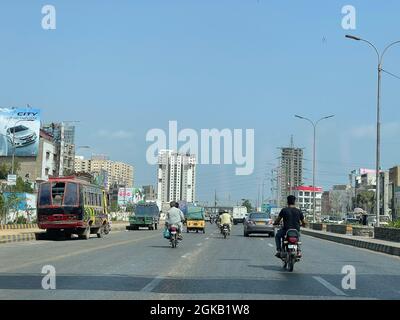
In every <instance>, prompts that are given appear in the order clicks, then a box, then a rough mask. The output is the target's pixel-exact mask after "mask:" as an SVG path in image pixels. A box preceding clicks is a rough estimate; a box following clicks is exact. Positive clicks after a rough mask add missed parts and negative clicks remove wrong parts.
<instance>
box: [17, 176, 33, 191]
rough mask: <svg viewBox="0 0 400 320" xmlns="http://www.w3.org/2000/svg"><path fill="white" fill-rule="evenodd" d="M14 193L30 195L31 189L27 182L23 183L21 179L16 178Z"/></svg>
mask: <svg viewBox="0 0 400 320" xmlns="http://www.w3.org/2000/svg"><path fill="white" fill-rule="evenodd" d="M13 191H14V192H20V193H25V192H26V193H32V192H33V188H32V186H31V184H30V183H29V182H28V181H24V180H23V179H22V178H21V177H18V178H17V185H16V186H14V187H13Z"/></svg>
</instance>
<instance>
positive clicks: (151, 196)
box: [143, 186, 157, 201]
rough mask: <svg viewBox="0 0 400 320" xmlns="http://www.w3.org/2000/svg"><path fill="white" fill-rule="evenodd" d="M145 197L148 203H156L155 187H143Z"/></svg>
mask: <svg viewBox="0 0 400 320" xmlns="http://www.w3.org/2000/svg"><path fill="white" fill-rule="evenodd" d="M143 192H144V197H145V199H146V201H156V200H157V194H156V190H155V188H154V186H143Z"/></svg>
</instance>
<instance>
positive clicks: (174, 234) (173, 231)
mask: <svg viewBox="0 0 400 320" xmlns="http://www.w3.org/2000/svg"><path fill="white" fill-rule="evenodd" d="M169 234H170V238H169V242H170V244H171V247H172V248H174V249H175V248H177V247H178V243H179V239H178V227H177V226H170V227H169Z"/></svg>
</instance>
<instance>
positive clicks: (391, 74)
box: [382, 69, 400, 80]
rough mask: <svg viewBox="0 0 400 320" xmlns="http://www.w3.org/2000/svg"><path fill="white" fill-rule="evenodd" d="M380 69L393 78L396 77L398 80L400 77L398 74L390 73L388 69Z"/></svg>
mask: <svg viewBox="0 0 400 320" xmlns="http://www.w3.org/2000/svg"><path fill="white" fill-rule="evenodd" d="M382 71H383V72H385V73H387V74H388V75H390V76H392V77H393V78H396V79H399V80H400V77H399V76H396V75H395V74H393V73H391V72H389V71H386V70H383V69H382Z"/></svg>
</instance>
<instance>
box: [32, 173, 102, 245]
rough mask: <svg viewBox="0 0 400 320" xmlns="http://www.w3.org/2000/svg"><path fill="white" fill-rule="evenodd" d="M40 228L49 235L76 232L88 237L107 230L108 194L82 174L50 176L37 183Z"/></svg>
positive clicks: (66, 234)
mask: <svg viewBox="0 0 400 320" xmlns="http://www.w3.org/2000/svg"><path fill="white" fill-rule="evenodd" d="M37 215H38V224H39V228H40V229H43V230H46V232H47V235H48V236H49V237H50V238H57V237H58V236H64V237H66V238H70V237H71V235H72V234H76V235H78V236H79V238H81V239H86V240H87V239H89V238H90V235H91V234H97V237H98V238H101V237H103V235H104V234H108V233H109V231H110V224H109V220H108V212H107V194H106V192H105V191H104V189H103V188H101V187H99V186H97V185H94V184H91V183H90V182H89V181H87V180H85V179H83V178H81V177H75V176H71V177H58V178H50V179H49V181H46V182H43V183H41V184H40V185H39V192H38V198H37Z"/></svg>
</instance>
